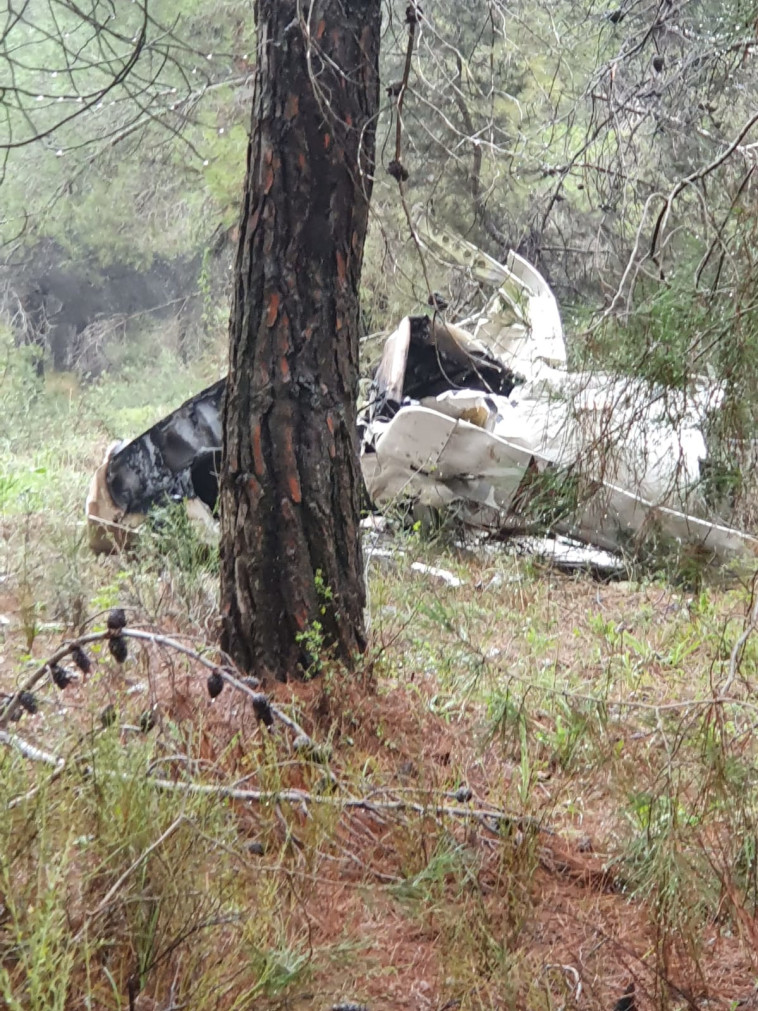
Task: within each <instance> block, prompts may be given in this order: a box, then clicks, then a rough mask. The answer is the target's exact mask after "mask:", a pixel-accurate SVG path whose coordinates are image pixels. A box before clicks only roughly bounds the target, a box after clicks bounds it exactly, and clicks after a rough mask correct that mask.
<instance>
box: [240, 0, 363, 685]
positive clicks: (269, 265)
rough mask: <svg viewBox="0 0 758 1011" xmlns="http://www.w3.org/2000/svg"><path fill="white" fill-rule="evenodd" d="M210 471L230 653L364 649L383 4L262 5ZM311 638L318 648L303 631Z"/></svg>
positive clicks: (243, 659) (249, 665) (291, 658)
mask: <svg viewBox="0 0 758 1011" xmlns="http://www.w3.org/2000/svg"><path fill="white" fill-rule="evenodd" d="M255 13H256V24H257V29H258V42H257V60H256V70H255V97H254V107H253V125H252V134H251V139H250V145H249V149H248V171H247V177H246V180H245V196H244V202H243V209H242V216H241V221H240V240H239V248H238V253H237V262H236V266H235V286H234V300H233V306H232V316H231V326H230V361H229V366H230V368H229V380H228V385H227V395H226V404H225V421H224V426H225V432H224V451H223V462H222V474H221V482H220V484H221V563H222V575H221V593H222V600H221V611H222V621H223V635H222V643H223V646H224V649H225V650H226V651H227V653H229V655H230V656H231V657H232V658H233V659H234V661H235V662H236V663H237V664H238V665H239V666H240V667H242V668H243V669H245V670H248V671H251V672H255V673H256V674H268V675H273V676H274V677H276V678H279V679H286V678H287V677H291V676H293V675H294V676H296V675H297V673H298V671H299V672H300V673H301V674H302V672H303V671H307V669H308V668H309V666H310V665H311V663H312V661H313V659H314V657H313V654H312V652H311V649H310V647H311V646H313V645H316V646H320V645H321V644H322V643H323V644H325V645H326V646H328V647H331V648H332V649H333V650H334V652H335V654H336V655H337V656H338V657H339V658H340V659H341V660H343V661H345V662H347V663H352V662H353V660H354V657H355V656H356V654H357V653H358V652H360V651H361V650H362V649H363V647H364V645H365V637H364V630H363V606H364V599H365V598H364V586H363V564H362V555H361V545H360V536H359V522H358V502H359V481H360V471H359V464H358V456H357V447H356V438H357V435H356V396H357V381H358V323H359V286H360V280H361V267H362V262H363V246H364V239H365V235H366V227H367V222H368V210H369V200H370V196H371V187H372V178H373V169H374V144H375V136H374V134H375V124H376V115H377V109H378V100H379V66H378V60H379V41H380V16H381V9H380V0H314V2H313V3H311V4H310V5H308V6H303V5H301V4H300V3H298V2H297V0H258V2H257V3H256V10H255ZM313 636H315V637H316V638H317V640H318V641H317V643H315V644H314V643H313V641H312V637H313Z"/></svg>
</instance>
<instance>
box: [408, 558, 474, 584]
mask: <svg viewBox="0 0 758 1011" xmlns="http://www.w3.org/2000/svg"><path fill="white" fill-rule="evenodd" d="M411 569H412V570H413V571H414V572H422V573H423V574H424V575H426V576H433V577H434V578H435V579H440V580H442V582H443V583H446V584H447V585H448V586H453V587H458V586H463V580H462V579H459V578H458V577H457V576H456V575H455V573H453V572H451V571H450V570H449V569H438V568H436V567H435V566H434V565H425V564H424V563H423V562H413V563H412V565H411Z"/></svg>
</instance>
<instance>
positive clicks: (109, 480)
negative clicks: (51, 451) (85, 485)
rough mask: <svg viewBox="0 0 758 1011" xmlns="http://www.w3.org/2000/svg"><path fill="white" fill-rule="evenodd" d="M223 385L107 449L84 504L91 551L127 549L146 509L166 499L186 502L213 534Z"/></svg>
mask: <svg viewBox="0 0 758 1011" xmlns="http://www.w3.org/2000/svg"><path fill="white" fill-rule="evenodd" d="M225 384H226V379H220V380H219V381H218V382H216V383H214V384H213V386H209V387H208V388H207V389H205V390H203V391H202V392H200V393H198V394H197V395H196V396H194V397H191V398H190V399H189V400H187V401H185V403H183V404H182V405H181V406H180V407H179V408H177V409H176V410H175V411H172V413H171V414H169V415H167V416H166V417H165V418H162V419H161V420H160V421H159V422H157V423H156V424H155V425H153V426H152V428H149V429H148V430H147V431H146V432H144V433H143V434H142V435H140V436H138V437H137V438H136V439H132V440H131V441H130V442H125V443H118V442H116V443H112V444H111V445H110V446H109V447H108V450H107V451H106V454H105V459H104V460H103V463H102V464H101V465H100V467H98V469H97V470H96V471H95V473H94V475H93V477H92V481H91V483H90V488H89V492H88V495H87V502H86V506H85V511H86V516H87V525H88V532H89V544H90V547H91V548H92V550H93V551H94V552H96V553H104V552H109V551H113V550H114V548H118V547H124V546H125V545H127V544H128V543H129V542H130V540H131V539H132V538H133V536H134V532H135V530H136V529H137V528H138V527H140V526H141V525H142V523H143V522H144V520H145V517H146V516H147V514H148V512H149V511H150V509H151V508H152V507H154V506H156V505H161V504H162V503H165V502H166V501H173V502H180V501H184V502H186V504H187V512H188V516H189V518H190V520H192V521H193V522H194V523H195V525H196V526H199V527H200V528H201V529H202V530H203V531H204V533H205V536H207V537H209V538H212V537H213V536H214V528H215V521H214V519H213V510H214V509H215V507H216V501H217V499H218V468H219V463H220V459H221V401H222V398H223V395H224V387H225Z"/></svg>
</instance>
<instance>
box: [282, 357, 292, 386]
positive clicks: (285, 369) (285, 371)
mask: <svg viewBox="0 0 758 1011" xmlns="http://www.w3.org/2000/svg"><path fill="white" fill-rule="evenodd" d="M279 372H280V373H281V376H282V379H284V380H285V381H286V380H288V379H289V377H290V363H289V362H288V361H287V359H286V358H280V359H279Z"/></svg>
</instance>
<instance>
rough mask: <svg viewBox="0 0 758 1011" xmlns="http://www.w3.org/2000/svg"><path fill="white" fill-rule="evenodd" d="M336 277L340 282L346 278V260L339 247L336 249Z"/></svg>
mask: <svg viewBox="0 0 758 1011" xmlns="http://www.w3.org/2000/svg"><path fill="white" fill-rule="evenodd" d="M337 278H338V280H340V281H342V282H344V281H346V280H347V260H346V259H345V257H344V255H343V254H342V253H341V252H340V251H339V249H338V250H337Z"/></svg>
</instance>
